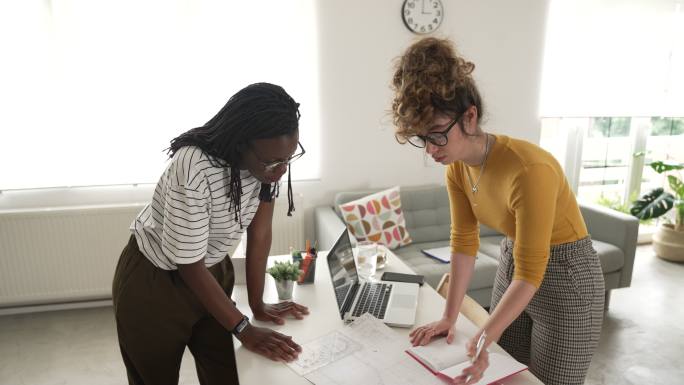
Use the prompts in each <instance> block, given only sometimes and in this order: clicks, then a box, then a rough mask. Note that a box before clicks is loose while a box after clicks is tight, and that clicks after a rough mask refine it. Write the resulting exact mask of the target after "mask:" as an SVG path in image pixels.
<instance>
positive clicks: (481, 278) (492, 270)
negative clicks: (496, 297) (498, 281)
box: [393, 241, 498, 290]
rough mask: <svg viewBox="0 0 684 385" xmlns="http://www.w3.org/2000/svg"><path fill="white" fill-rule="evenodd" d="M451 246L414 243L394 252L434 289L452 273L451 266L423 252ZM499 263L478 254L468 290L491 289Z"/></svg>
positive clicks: (446, 243) (447, 243)
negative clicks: (446, 274)
mask: <svg viewBox="0 0 684 385" xmlns="http://www.w3.org/2000/svg"><path fill="white" fill-rule="evenodd" d="M445 246H449V242H448V241H438V242H421V243H412V244H410V245H408V246H404V247H400V248H398V249H396V250H394V251H393V252H394V253H395V254H396V255H397V256H398V257H399V258H401V260H402V261H404V263H406V264H407V265H408V266H409V267H410V268H411V269H412V270H413V271H415V272H416V274H422V275H424V276H425V281H426V282H427V283H428V284H429V285H430V286H432V287H437V284H438V283H439V281H440V279H442V276H443V275H444V274H445V273H448V272H449V271H450V264H448V263H442V262H439V261H437V260H435V259H433V258H430V257H428V256H426V255H425V254H423V252H422V251H421V250H423V249H430V248H433V247H445ZM497 266H498V262H497V261H496V259H494V258H490V257H489V256H487V255H485V254H482V253H479V252H478V253H477V257H476V259H475V271H474V272H473V277H472V279H471V280H470V285H468V290H474V289H480V288H487V287H489V288H491V287H492V283H493V282H494V277H495V276H496V268H497Z"/></svg>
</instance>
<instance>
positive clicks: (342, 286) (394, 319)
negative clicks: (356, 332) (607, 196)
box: [328, 228, 418, 327]
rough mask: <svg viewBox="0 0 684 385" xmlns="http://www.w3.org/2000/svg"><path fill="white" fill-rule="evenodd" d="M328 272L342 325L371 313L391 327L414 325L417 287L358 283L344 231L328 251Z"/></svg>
mask: <svg viewBox="0 0 684 385" xmlns="http://www.w3.org/2000/svg"><path fill="white" fill-rule="evenodd" d="M328 269H330V278H331V280H332V284H333V288H334V289H335V297H336V299H337V307H338V308H339V310H340V317H342V320H344V321H345V322H351V321H353V320H354V319H355V318H356V317H359V316H361V315H362V314H364V313H370V314H372V315H373V316H375V317H376V318H378V319H379V320H381V321H383V322H384V323H386V324H388V325H390V326H399V327H411V326H412V325H413V324H414V323H415V320H416V309H417V308H418V284H416V283H404V282H385V281H380V282H365V281H359V276H358V274H357V271H356V263H355V262H354V255H353V253H352V245H351V242H350V240H349V232H348V230H347V229H346V228H345V230H344V232H343V233H342V235H340V237H339V238H338V239H337V242H335V245H334V246H333V247H332V249H330V252H328Z"/></svg>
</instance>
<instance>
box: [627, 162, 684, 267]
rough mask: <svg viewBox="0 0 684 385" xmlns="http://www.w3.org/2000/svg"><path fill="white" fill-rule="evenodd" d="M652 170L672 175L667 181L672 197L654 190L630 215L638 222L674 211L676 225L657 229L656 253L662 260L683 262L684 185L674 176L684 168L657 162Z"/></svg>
mask: <svg viewBox="0 0 684 385" xmlns="http://www.w3.org/2000/svg"><path fill="white" fill-rule="evenodd" d="M651 168H653V170H655V172H657V173H658V174H662V173H666V172H670V174H669V175H668V176H667V181H668V184H669V186H670V190H672V193H670V192H667V191H665V189H663V188H660V187H659V188H656V189H653V190H651V191H650V192H648V193H647V194H645V195H643V196H642V197H641V198H639V199H637V200H635V201H634V202H632V207H631V208H630V213H631V214H632V215H634V216H635V217H637V218H639V219H649V218H658V217H660V216H661V215H664V214H666V213H667V212H669V211H670V209H672V208H674V212H675V213H674V214H675V215H674V217H675V220H674V224H673V223H661V224H660V226H658V230H656V233H655V234H653V250H654V251H655V253H656V255H658V256H659V257H661V258H663V259H667V260H670V261H677V262H684V182H682V179H681V177H680V176H679V175H675V174H678V171H679V170H682V169H684V165H681V164H669V163H665V162H661V161H657V162H653V163H651ZM673 171H674V172H677V173H673Z"/></svg>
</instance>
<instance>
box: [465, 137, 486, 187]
mask: <svg viewBox="0 0 684 385" xmlns="http://www.w3.org/2000/svg"><path fill="white" fill-rule="evenodd" d="M485 135H486V139H485V153H484V158H483V159H482V163H480V165H479V167H481V170H480V175H478V177H477V180H476V181H475V183H473V180H472V179H471V178H470V171H468V170H467V169H466V175H467V176H468V182H470V186H471V190H472V192H473V195H475V194H476V193H477V191H478V186H479V185H480V179H482V174H484V172H485V166H486V165H487V157H488V156H489V134H485Z"/></svg>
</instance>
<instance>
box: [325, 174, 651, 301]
mask: <svg viewBox="0 0 684 385" xmlns="http://www.w3.org/2000/svg"><path fill="white" fill-rule="evenodd" d="M376 191H380V189H378V190H366V191H347V192H339V193H337V194H335V197H334V199H333V204H332V205H329V206H322V207H316V208H315V209H314V221H315V231H316V239H317V240H318V243H319V249H320V250H327V249H330V248H331V247H332V245H333V243H334V242H335V240H336V238H337V237H338V236H339V235H340V234H341V233H342V230H344V228H345V225H344V222H342V219H341V216H340V211H339V208H338V205H339V204H341V203H346V202H350V201H353V200H355V199H358V198H361V197H364V196H366V195H368V194H371V193H373V192H376ZM400 191H401V206H402V210H403V212H404V217H405V218H406V228H407V230H408V232H409V234H410V235H411V238H412V239H413V243H411V244H409V245H407V246H403V247H400V248H397V249H395V250H393V252H394V253H395V254H396V255H397V256H398V257H399V258H401V259H402V260H403V261H404V262H405V263H406V264H407V265H408V266H409V267H411V268H412V269H413V270H414V271H415V272H416V273H417V274H422V275H424V276H425V280H426V282H427V283H428V284H430V285H431V286H432V287H437V284H438V283H439V281H440V279H441V278H442V276H443V275H444V273H448V272H449V264H447V263H441V262H439V261H436V260H434V259H432V258H429V257H426V256H425V255H424V254H423V253H422V252H421V250H422V249H427V248H432V247H442V246H448V245H449V233H450V215H449V197H448V193H447V191H446V187H444V186H439V185H430V186H417V187H408V188H401V190H400ZM580 209H581V211H582V215H583V216H584V220H585V222H586V224H587V228H588V229H589V233H590V235H591V238H592V242H593V244H594V248H595V249H596V251H597V252H598V254H599V258H600V259H601V267H602V268H603V275H604V278H605V282H606V308H607V307H608V303H609V300H610V290H612V289H617V288H621V287H628V286H629V285H630V283H631V280H632V267H633V265H634V254H635V252H636V243H637V235H638V229H639V222H638V220H637V219H635V218H633V217H631V216H629V215H626V214H622V213H619V212H617V211H613V210H610V209H607V208H604V207H601V206H593V205H592V206H588V205H580ZM502 239H503V235H502V234H500V233H498V232H496V231H495V230H492V229H490V228H488V227H486V226H484V225H481V226H480V249H479V251H478V253H477V258H476V261H475V272H474V274H473V277H472V279H471V282H470V286H469V287H468V295H469V296H471V297H472V298H473V299H475V300H476V301H477V302H478V303H479V304H480V305H482V306H484V307H488V306H489V304H490V300H491V294H492V286H493V284H494V276H495V274H496V269H497V266H498V257H499V253H500V251H499V250H500V242H501V240H502Z"/></svg>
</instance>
